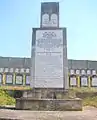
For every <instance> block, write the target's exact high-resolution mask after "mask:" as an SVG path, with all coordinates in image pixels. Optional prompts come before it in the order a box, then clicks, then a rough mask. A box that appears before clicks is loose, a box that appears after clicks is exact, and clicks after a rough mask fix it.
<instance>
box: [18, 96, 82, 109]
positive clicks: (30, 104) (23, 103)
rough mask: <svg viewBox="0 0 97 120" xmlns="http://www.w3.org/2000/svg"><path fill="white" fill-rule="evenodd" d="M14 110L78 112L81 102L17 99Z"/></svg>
mask: <svg viewBox="0 0 97 120" xmlns="http://www.w3.org/2000/svg"><path fill="white" fill-rule="evenodd" d="M16 109H22V110H42V111H66V110H71V111H73V110H75V111H80V110H82V100H81V99H33V98H17V99H16Z"/></svg>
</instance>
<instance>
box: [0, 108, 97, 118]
mask: <svg viewBox="0 0 97 120" xmlns="http://www.w3.org/2000/svg"><path fill="white" fill-rule="evenodd" d="M0 118H5V119H6V120H7V118H9V120H97V108H94V107H85V108H83V111H65V112H63V111H61V112H60V111H57V112H56V111H41V112H40V111H21V110H6V109H0ZM2 120H4V119H2Z"/></svg>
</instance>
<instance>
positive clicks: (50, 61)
mask: <svg viewBox="0 0 97 120" xmlns="http://www.w3.org/2000/svg"><path fill="white" fill-rule="evenodd" d="M31 64H32V66H31V83H30V85H31V87H32V88H55V89H68V60H67V36H66V28H60V27H59V3H58V2H44V3H41V21H40V28H33V32H32V51H31Z"/></svg>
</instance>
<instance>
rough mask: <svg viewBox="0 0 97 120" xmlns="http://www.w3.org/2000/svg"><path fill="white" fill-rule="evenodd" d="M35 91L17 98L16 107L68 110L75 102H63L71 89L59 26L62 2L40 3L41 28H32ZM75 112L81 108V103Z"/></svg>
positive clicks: (33, 88) (65, 44) (64, 33)
mask: <svg viewBox="0 0 97 120" xmlns="http://www.w3.org/2000/svg"><path fill="white" fill-rule="evenodd" d="M30 86H31V88H32V90H30V91H25V92H24V93H23V97H22V98H20V99H17V102H16V108H21V109H30V110H67V109H70V105H71V107H72V105H73V108H75V107H74V105H75V100H73V99H72V100H69V99H68V100H66V99H64V98H65V97H66V94H67V92H66V91H67V90H68V89H69V85H68V60H67V36H66V28H60V27H59V3H58V2H44V3H41V21H40V28H33V29H32V49H31V82H30ZM76 101H77V102H78V103H79V104H78V105H77V106H76V109H81V107H80V106H81V101H80V100H76Z"/></svg>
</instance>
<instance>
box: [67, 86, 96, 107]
mask: <svg viewBox="0 0 97 120" xmlns="http://www.w3.org/2000/svg"><path fill="white" fill-rule="evenodd" d="M77 92H80V93H83V94H84V93H85V92H88V93H93V92H97V88H70V90H69V94H71V95H74V94H76V93H77ZM82 101H83V106H94V107H97V96H94V97H91V96H87V97H85V98H84V99H83V100H82Z"/></svg>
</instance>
